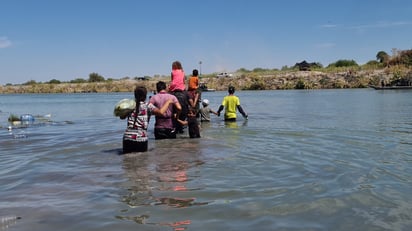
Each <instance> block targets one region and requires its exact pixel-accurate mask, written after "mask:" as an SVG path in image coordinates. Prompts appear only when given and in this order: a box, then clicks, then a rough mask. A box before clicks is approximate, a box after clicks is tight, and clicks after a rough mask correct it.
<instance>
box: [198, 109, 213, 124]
mask: <svg viewBox="0 0 412 231" xmlns="http://www.w3.org/2000/svg"><path fill="white" fill-rule="evenodd" d="M211 112H212V109H210V108H209V106H205V107H203V108H201V109H200V111H199V113H200V121H202V122H209V121H210V113H211Z"/></svg>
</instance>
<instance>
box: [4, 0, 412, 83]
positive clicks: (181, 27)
mask: <svg viewBox="0 0 412 231" xmlns="http://www.w3.org/2000/svg"><path fill="white" fill-rule="evenodd" d="M74 12H75V13H74ZM410 12H412V2H410V1H406V0H395V1H384V0H377V1H372V0H365V1H354V0H348V1H326V0H319V1H315V2H313V1H305V0H304V1H302V2H300V3H299V4H296V3H295V2H290V1H264V0H258V1H254V2H251V1H247V0H227V1H218V0H208V1H197V0H193V1H187V0H181V1H167V0H157V1H146V2H140V1H134V0H123V1H121V2H117V1H98V0H88V1H80V0H72V1H63V2H62V1H57V2H56V1H53V0H42V1H6V2H2V8H1V10H0V13H1V15H2V20H0V28H2V30H1V31H0V82H2V83H5V84H7V83H11V84H18V83H26V82H28V81H31V80H34V81H36V82H47V81H50V80H52V79H57V80H60V81H70V80H74V79H77V78H83V79H87V78H88V75H89V74H90V73H93V72H95V73H99V74H100V75H102V76H103V77H105V78H123V77H126V76H146V75H149V76H154V75H168V73H170V70H171V64H172V62H173V61H175V60H179V61H180V62H181V63H182V65H183V68H184V70H185V71H186V73H191V71H192V69H201V72H202V73H219V72H234V71H236V70H238V69H241V68H244V69H248V70H253V69H255V68H262V69H281V68H282V67H283V66H288V67H289V66H292V65H294V64H295V63H297V62H301V61H303V60H306V61H307V62H319V63H321V64H322V65H324V66H326V65H328V64H331V63H334V62H336V61H338V60H342V59H345V60H354V61H356V62H357V63H358V64H359V65H363V64H366V63H367V62H368V61H371V60H375V59H376V57H375V56H376V54H377V52H379V51H385V52H387V53H388V54H391V51H392V49H393V48H396V49H399V50H407V49H411V48H412V43H411V42H410V38H411V37H412V18H411V16H410ZM200 63H201V64H200Z"/></svg>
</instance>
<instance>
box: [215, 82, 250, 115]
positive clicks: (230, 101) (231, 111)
mask: <svg viewBox="0 0 412 231" xmlns="http://www.w3.org/2000/svg"><path fill="white" fill-rule="evenodd" d="M228 92H229V95H227V96H225V97H224V98H223V101H222V105H220V107H219V109H218V110H217V116H220V112H221V111H222V110H223V109H225V121H236V109H237V110H238V111H239V112H240V114H242V116H243V118H245V119H248V114H247V113H246V112H245V111H244V110H243V108H242V106H240V100H239V97H237V96H235V87H233V86H229V88H228Z"/></svg>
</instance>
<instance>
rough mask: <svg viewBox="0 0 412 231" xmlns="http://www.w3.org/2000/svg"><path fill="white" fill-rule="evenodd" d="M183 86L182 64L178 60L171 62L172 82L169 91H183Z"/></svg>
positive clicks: (184, 87) (183, 73)
mask: <svg viewBox="0 0 412 231" xmlns="http://www.w3.org/2000/svg"><path fill="white" fill-rule="evenodd" d="M185 89H186V86H185V72H184V71H183V68H182V64H181V63H180V62H179V61H175V62H173V63H172V82H171V83H170V87H169V91H170V92H175V91H184V90H185Z"/></svg>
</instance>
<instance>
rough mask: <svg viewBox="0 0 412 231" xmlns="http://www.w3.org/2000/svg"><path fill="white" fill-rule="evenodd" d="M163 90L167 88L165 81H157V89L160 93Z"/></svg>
mask: <svg viewBox="0 0 412 231" xmlns="http://www.w3.org/2000/svg"><path fill="white" fill-rule="evenodd" d="M161 90H166V83H165V82H163V81H159V82H157V83H156V91H157V92H158V93H159V92H160V91H161Z"/></svg>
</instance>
